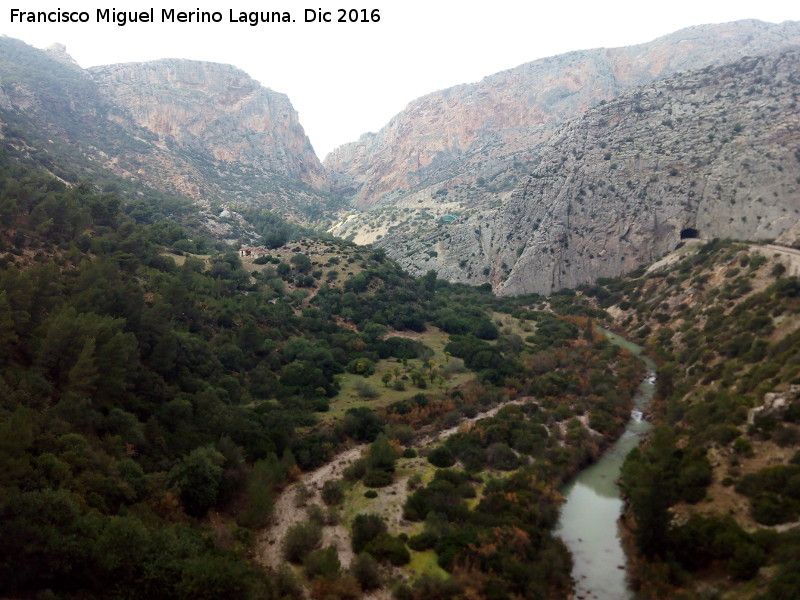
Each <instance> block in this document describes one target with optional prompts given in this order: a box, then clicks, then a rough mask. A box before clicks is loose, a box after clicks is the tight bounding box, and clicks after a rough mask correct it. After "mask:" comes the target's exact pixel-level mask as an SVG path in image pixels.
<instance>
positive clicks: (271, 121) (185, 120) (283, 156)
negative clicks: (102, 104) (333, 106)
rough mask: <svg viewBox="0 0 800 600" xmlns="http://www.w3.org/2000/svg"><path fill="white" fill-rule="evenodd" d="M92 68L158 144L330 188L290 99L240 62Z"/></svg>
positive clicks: (115, 101) (108, 93)
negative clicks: (266, 85)
mask: <svg viewBox="0 0 800 600" xmlns="http://www.w3.org/2000/svg"><path fill="white" fill-rule="evenodd" d="M89 73H90V75H91V76H92V79H94V81H95V82H97V84H98V85H99V87H100V90H101V92H102V93H103V94H104V95H105V96H106V97H107V98H109V99H110V101H111V102H112V103H113V104H114V105H116V106H117V107H119V108H120V110H121V111H123V112H124V113H127V114H128V115H130V117H131V120H132V122H133V123H135V124H136V125H138V126H140V127H144V128H145V129H147V130H149V131H151V132H153V133H154V134H156V136H157V144H158V145H159V146H160V147H163V148H168V149H170V150H173V151H181V152H186V153H189V154H195V155H197V156H199V157H202V158H204V159H207V160H211V161H214V162H216V163H218V164H219V165H223V166H224V165H229V164H232V163H237V164H238V165H240V166H243V167H250V168H257V169H262V170H265V171H269V172H272V173H276V174H280V175H282V176H285V177H288V178H294V179H298V180H300V181H302V182H303V183H306V184H308V185H309V186H311V187H312V188H314V189H318V190H326V189H327V187H328V184H327V180H326V177H325V174H324V171H323V169H322V165H321V164H320V163H319V161H318V159H317V157H316V155H315V154H314V150H313V148H312V147H311V144H310V142H309V140H308V137H306V135H305V133H304V132H303V128H302V126H301V125H300V123H299V121H298V118H297V112H296V111H295V110H294V108H293V107H292V105H291V103H290V102H289V98H288V97H287V96H286V95H285V94H279V93H277V92H273V91H272V90H270V89H267V88H264V87H262V86H261V85H260V84H259V83H258V82H257V81H254V80H253V79H251V78H250V77H249V76H248V75H247V74H246V73H244V72H242V71H240V70H239V69H236V68H235V67H232V66H230V65H223V64H217V63H207V62H197V61H188V60H174V59H173V60H158V61H153V62H148V63H129V64H121V65H110V66H105V67H96V68H93V69H90V70H89Z"/></svg>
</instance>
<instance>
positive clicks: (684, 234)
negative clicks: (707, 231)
mask: <svg viewBox="0 0 800 600" xmlns="http://www.w3.org/2000/svg"><path fill="white" fill-rule="evenodd" d="M699 237H700V232H699V231H697V229H692V228H691V227H687V228H686V229H683V230H681V239H682V240H696V239H697V238H699Z"/></svg>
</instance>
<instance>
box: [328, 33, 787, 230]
mask: <svg viewBox="0 0 800 600" xmlns="http://www.w3.org/2000/svg"><path fill="white" fill-rule="evenodd" d="M792 44H795V45H796V44H800V23H798V22H785V23H782V24H779V25H774V24H768V23H763V22H759V21H752V20H750V21H738V22H734V23H727V24H721V25H703V26H697V27H690V28H688V29H683V30H680V31H678V32H675V33H673V34H670V35H667V36H664V37H661V38H659V39H656V40H654V41H652V42H649V43H646V44H641V45H637V46H630V47H625V48H613V49H594V50H583V51H578V52H571V53H568V54H563V55H559V56H555V57H551V58H545V59H541V60H537V61H534V62H531V63H527V64H524V65H521V66H519V67H516V68H514V69H510V70H508V71H503V72H501V73H497V74H495V75H492V76H490V77H487V78H485V79H484V80H482V81H480V82H478V83H474V84H468V85H460V86H456V87H453V88H449V89H446V90H442V91H439V92H435V93H433V94H430V95H428V96H424V97H422V98H420V99H418V100H415V101H413V102H411V103H410V104H409V105H408V106H407V108H406V109H405V110H404V111H403V112H401V113H400V114H398V115H397V116H395V117H394V118H393V119H392V120H391V121H390V122H389V124H388V125H386V126H385V127H384V128H383V129H381V130H380V131H379V132H378V133H369V134H365V135H363V136H362V137H361V138H360V139H359V140H358V141H357V142H353V143H350V144H346V145H344V146H342V147H340V148H338V149H336V150H335V151H334V152H332V153H331V154H330V155H329V156H328V157H327V158H326V159H325V162H324V164H325V168H326V170H327V171H328V174H329V177H330V180H331V183H332V186H333V189H334V191H336V192H338V193H340V194H343V195H344V196H345V197H346V198H348V199H349V200H350V202H351V204H352V205H353V206H355V207H356V208H358V209H361V210H366V209H374V208H378V209H382V208H383V209H388V208H399V209H401V210H404V209H408V210H407V211H405V212H406V214H405V215H403V214H398V215H394V216H396V223H397V224H399V223H408V222H409V221H410V220H411V217H409V214H408V213H409V212H410V211H413V210H415V209H420V208H424V209H426V210H427V211H429V212H430V213H431V215H432V216H433V217H434V218H437V217H440V216H443V215H446V214H452V213H458V214H461V213H463V212H465V211H468V210H470V209H472V208H476V207H479V208H480V207H485V206H486V205H487V204H491V203H493V202H497V201H498V200H505V199H507V198H508V196H509V195H510V193H511V190H513V189H514V187H515V185H516V184H518V183H519V182H520V180H521V179H522V177H523V176H524V174H525V173H527V172H529V171H530V168H531V167H533V166H535V164H536V162H537V161H538V160H539V156H540V155H541V148H542V146H543V145H544V144H546V143H547V140H548V139H549V137H550V136H551V135H552V132H553V130H554V129H555V127H557V126H558V125H559V124H560V123H562V122H563V121H565V120H567V119H569V118H572V117H574V116H577V115H579V114H581V113H582V112H584V111H586V110H587V109H589V108H590V107H592V106H596V105H597V104H598V103H599V102H601V101H608V100H611V99H613V98H615V97H617V96H618V95H619V94H621V93H622V92H624V91H625V90H629V89H632V88H635V87H638V86H641V85H645V84H648V83H651V82H653V81H656V80H659V79H663V78H665V77H667V76H670V75H673V74H675V73H678V72H682V71H688V70H691V69H696V68H702V67H705V66H708V65H721V64H725V63H729V62H732V61H734V60H737V59H739V58H741V57H744V56H754V55H762V54H765V53H768V52H771V51H775V50H777V49H781V48H786V47H788V46H791V45H792ZM371 220H372V215H370V214H362V215H359V216H356V217H353V218H351V219H350V220H349V221H348V222H347V223H344V222H343V223H340V224H339V225H338V226H337V227H336V228H334V230H333V231H334V232H335V233H337V234H339V235H343V236H349V237H352V238H354V239H355V241H357V242H374V241H375V240H376V239H377V236H378V235H381V234H385V233H386V231H384V230H381V231H379V230H378V229H377V228H372V229H371V228H370V224H369V222H370V221H371ZM423 225H424V223H423ZM424 229H425V227H420V226H412V227H410V232H411V233H410V235H411V236H412V237H413V236H416V235H418V234H419V232H420V230H424ZM378 243H379V245H380V244H381V242H380V241H379V242H378Z"/></svg>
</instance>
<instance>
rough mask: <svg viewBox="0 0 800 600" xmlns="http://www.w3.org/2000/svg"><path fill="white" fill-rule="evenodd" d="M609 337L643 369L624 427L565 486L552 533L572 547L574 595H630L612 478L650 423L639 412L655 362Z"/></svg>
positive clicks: (616, 599)
mask: <svg viewBox="0 0 800 600" xmlns="http://www.w3.org/2000/svg"><path fill="white" fill-rule="evenodd" d="M603 333H605V334H606V336H607V337H608V338H609V340H610V341H611V342H612V343H614V344H617V345H619V346H622V347H624V348H626V349H627V350H630V351H631V352H633V353H634V354H636V355H637V356H640V358H641V359H642V360H643V361H644V363H645V364H646V365H647V368H648V373H647V375H646V377H645V378H644V380H642V383H641V384H640V385H639V389H638V391H637V393H636V397H635V398H634V408H633V411H632V412H631V419H630V421H628V425H627V427H626V428H625V432H624V433H623V434H622V435H621V436H620V438H619V439H618V440H617V441H616V442H615V443H614V445H613V446H611V447H610V448H609V449H608V450H607V451H606V452H605V453H604V454H603V455H602V456H601V457H600V460H598V461H597V462H596V463H595V464H593V465H592V466H590V467H588V468H586V469H584V470H583V471H581V473H580V474H579V475H578V476H577V477H576V478H575V480H574V481H573V482H572V483H570V484H569V485H568V486H567V487H566V488H564V490H562V491H563V493H564V496H565V498H566V502H565V503H564V506H563V507H562V509H561V518H560V520H559V524H558V528H557V530H556V535H559V536H560V537H561V538H562V539H563V540H564V543H566V544H567V547H568V548H569V549H570V552H572V558H573V561H574V566H573V569H572V577H573V579H574V580H575V597H576V598H585V599H587V600H589V599H593V600H626V599H632V598H634V597H635V596H634V593H633V592H632V591H631V589H630V588H629V586H628V582H627V580H626V575H625V563H626V558H625V553H624V552H623V550H622V544H621V542H620V538H619V528H618V524H617V521H618V519H619V516H620V515H621V514H622V500H621V498H620V491H619V487H618V486H617V484H616V480H617V478H618V477H619V473H620V469H621V468H622V463H623V462H624V461H625V457H626V456H627V455H628V452H630V451H631V450H633V448H635V447H636V445H637V444H638V443H639V440H640V439H641V436H642V435H644V434H645V433H646V432H647V431H648V430H649V429H650V424H649V423H648V422H647V421H645V420H644V419H643V418H642V412H643V411H644V409H645V408H646V407H647V405H648V404H649V403H650V400H651V399H652V398H653V393H654V392H655V373H654V370H655V364H654V363H653V362H652V361H651V360H650V359H648V358H647V357H645V356H642V355H641V351H642V348H641V347H640V346H637V345H636V344H634V343H632V342H630V341H628V340H626V339H624V338H622V337H620V336H618V335H616V334H615V333H612V332H610V331H606V330H603Z"/></svg>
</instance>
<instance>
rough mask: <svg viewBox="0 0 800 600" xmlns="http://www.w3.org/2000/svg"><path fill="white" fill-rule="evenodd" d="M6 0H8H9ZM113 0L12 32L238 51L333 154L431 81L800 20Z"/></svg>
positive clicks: (504, 7)
mask: <svg viewBox="0 0 800 600" xmlns="http://www.w3.org/2000/svg"><path fill="white" fill-rule="evenodd" d="M4 4H5V3H4ZM109 6H111V4H109V3H101V2H100V0H88V1H87V0H61V1H50V0H26V1H25V2H22V1H21V0H10V2H9V3H8V4H5V7H4V8H2V9H0V34H5V35H8V36H10V37H14V38H18V39H22V40H24V41H26V42H27V43H29V44H31V45H33V46H36V47H40V48H41V47H46V46H49V45H50V44H52V43H53V42H60V43H62V44H65V45H66V46H67V51H68V52H69V53H70V54H71V55H72V57H73V58H75V60H77V61H78V63H79V64H80V65H81V66H83V67H89V66H94V65H100V64H110V63H118V62H131V61H144V60H152V59H157V58H166V57H175V58H189V59H196V60H207V61H215V62H223V63H230V64H233V65H235V66H237V67H239V68H241V69H243V70H244V71H246V72H247V73H248V74H250V75H251V76H252V77H253V78H255V79H257V80H258V81H260V82H261V84H262V85H264V86H266V87H269V88H272V89H273V90H276V91H279V92H283V93H285V94H287V95H288V96H289V99H290V100H291V101H292V104H293V105H294V107H295V109H297V111H298V112H299V114H300V122H301V123H302V125H303V127H304V128H305V131H306V134H307V135H308V136H309V138H310V139H311V143H312V144H313V145H314V148H315V150H316V151H317V154H318V155H319V156H320V159H322V158H324V156H325V154H327V153H328V152H330V151H331V150H332V149H333V148H335V147H336V146H338V145H340V144H342V143H345V142H349V141H353V140H355V139H357V138H358V136H359V135H361V134H362V133H364V132H367V131H377V130H378V129H380V128H381V127H382V126H383V125H385V124H386V123H387V122H388V121H389V119H390V118H391V117H392V116H394V115H395V114H397V113H398V112H400V111H401V110H402V109H403V108H404V107H405V105H406V104H407V103H408V102H409V101H411V100H413V99H415V98H417V97H419V96H422V95H424V94H426V93H428V92H432V91H435V90H437V89H442V88H445V87H449V86H452V85H456V84H458V83H467V82H472V81H477V80H479V79H481V78H482V77H484V76H486V75H490V74H492V73H495V72H497V71H501V70H503V69H508V68H511V67H514V66H516V65H518V64H521V63H524V62H527V61H530V60H534V59H536V58H541V57H544V56H551V55H554V54H559V53H562V52H567V51H570V50H578V49H583V48H594V47H599V46H606V47H613V46H625V45H629V44H636V43H641V42H646V41H649V40H651V39H653V38H655V37H658V36H660V35H664V34H667V33H670V32H672V31H675V30H676V29H680V28H682V27H687V26H690V25H699V24H702V23H721V22H725V21H733V20H737V19H746V18H755V19H761V20H763V21H770V22H781V21H785V20H798V19H800V2H797V1H796V0H758V1H756V0H748V1H742V0H727V1H724V0H723V1H720V0H668V1H662V2H645V1H644V0H635V1H634V0H606V1H602V0H592V1H587V0H573V1H572V2H563V1H559V0H542V1H539V2H536V1H533V2H525V0H513V1H512V0H491V1H487V2H483V3H477V2H475V1H470V0H462V1H455V0H428V1H423V0H406V1H397V0H395V1H391V2H390V1H388V0H361V1H360V2H351V3H348V2H345V1H344V0H340V1H338V2H330V1H328V0H317V1H316V2H314V1H313V0H312V1H309V2H308V3H303V2H298V1H297V0H274V1H273V2H270V3H263V4H261V3H257V2H252V1H250V0H241V1H239V0H231V1H230V2H220V1H219V0H217V1H216V2H210V1H209V0H195V2H194V3H189V2H186V1H185V0H174V2H170V0H159V2H155V1H154V0H151V1H150V2H148V1H147V0H145V1H144V2H142V1H138V2H132V1H125V0H123V1H122V2H120V3H117V4H113V6H114V7H115V8H116V9H117V10H118V11H126V10H136V11H139V10H146V9H149V8H150V7H153V8H154V9H155V13H156V23H146V24H136V23H132V24H128V25H126V26H125V27H119V26H117V25H114V24H106V23H104V24H97V23H94V21H95V16H96V10H97V9H98V8H107V7H109ZM307 7H309V8H311V7H313V8H320V7H322V9H323V10H329V11H332V12H333V14H334V17H336V15H337V13H336V9H338V8H351V7H355V8H366V9H367V10H368V11H371V10H372V9H379V12H380V22H378V23H352V24H351V23H305V22H303V17H304V9H305V8H307ZM12 8H19V9H20V10H34V11H41V10H55V9H57V8H60V9H61V10H75V11H80V10H86V11H88V12H89V13H90V16H91V21H92V22H90V23H87V24H80V23H67V24H63V23H62V24H57V23H56V24H41V23H38V24H28V23H22V24H21V23H11V22H10V15H11V9H12ZM163 8H167V9H169V8H175V9H176V10H186V11H194V10H197V9H199V10H205V11H215V10H216V11H220V12H222V14H223V22H221V23H216V24H188V23H182V24H181V23H166V24H162V23H160V22H158V21H160V18H159V14H160V11H161V9H163ZM229 9H233V10H234V12H235V13H238V12H239V11H258V10H262V11H263V10H280V11H284V10H286V11H290V12H291V14H292V16H293V17H294V18H296V20H297V21H296V22H295V23H291V24H282V23H263V24H260V25H258V26H256V27H251V26H249V25H247V24H246V23H229V22H228V21H229V17H228V11H229Z"/></svg>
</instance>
